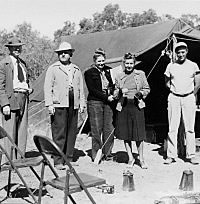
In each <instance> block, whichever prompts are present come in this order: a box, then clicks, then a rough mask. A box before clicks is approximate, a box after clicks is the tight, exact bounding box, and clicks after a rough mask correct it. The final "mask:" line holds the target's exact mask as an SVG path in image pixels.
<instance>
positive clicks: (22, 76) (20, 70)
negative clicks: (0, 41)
mask: <svg viewBox="0 0 200 204" xmlns="http://www.w3.org/2000/svg"><path fill="white" fill-rule="evenodd" d="M17 70H18V79H19V81H20V82H23V81H24V73H23V71H22V67H21V65H20V61H19V59H17Z"/></svg>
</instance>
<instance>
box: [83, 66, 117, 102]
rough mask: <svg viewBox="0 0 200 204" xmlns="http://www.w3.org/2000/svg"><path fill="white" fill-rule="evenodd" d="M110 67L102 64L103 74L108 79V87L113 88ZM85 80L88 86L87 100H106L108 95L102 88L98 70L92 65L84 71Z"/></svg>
mask: <svg viewBox="0 0 200 204" xmlns="http://www.w3.org/2000/svg"><path fill="white" fill-rule="evenodd" d="M110 69H111V67H108V66H106V65H105V66H104V71H105V76H106V78H107V80H108V81H109V88H110V89H114V84H113V81H112V78H111V74H110ZM84 76H85V82H86V85H87V88H88V92H89V94H88V97H87V100H88V101H89V100H97V101H103V102H107V101H108V95H107V94H106V93H104V92H103V90H102V83H101V76H100V71H99V70H98V69H97V68H95V65H92V66H91V68H89V69H88V70H86V71H85V73H84Z"/></svg>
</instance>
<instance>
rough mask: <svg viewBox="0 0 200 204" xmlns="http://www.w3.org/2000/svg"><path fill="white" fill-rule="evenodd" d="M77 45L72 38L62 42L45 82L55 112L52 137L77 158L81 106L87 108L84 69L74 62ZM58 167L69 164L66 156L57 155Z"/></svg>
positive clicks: (47, 102) (49, 104)
mask: <svg viewBox="0 0 200 204" xmlns="http://www.w3.org/2000/svg"><path fill="white" fill-rule="evenodd" d="M74 51H75V49H73V48H72V46H71V44H69V43H68V42H62V43H61V44H60V46H59V48H58V49H57V50H55V52H56V53H57V54H58V59H59V61H57V62H55V63H54V64H52V65H51V66H50V67H49V68H48V69H47V72H46V77H45V83H44V96H45V106H46V107H47V108H48V111H49V114H50V115H51V128H52V137H53V140H54V142H55V143H56V144H57V145H58V146H59V147H60V149H61V150H62V151H63V152H64V154H65V155H66V157H67V159H68V160H69V161H70V162H73V151H74V146H75V141H76V134H77V123H78V110H79V111H80V112H83V110H84V108H85V106H86V104H85V97H84V91H83V78H82V73H81V70H80V69H79V68H78V67H77V66H76V65H74V64H72V63H71V57H72V55H73V53H74ZM54 165H55V167H56V168H57V169H59V170H62V169H64V168H65V164H64V161H63V160H62V158H60V157H58V156H55V157H54Z"/></svg>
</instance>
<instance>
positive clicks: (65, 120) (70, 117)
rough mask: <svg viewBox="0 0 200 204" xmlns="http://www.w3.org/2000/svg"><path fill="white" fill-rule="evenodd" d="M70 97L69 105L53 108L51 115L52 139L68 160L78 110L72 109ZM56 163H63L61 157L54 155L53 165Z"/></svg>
mask: <svg viewBox="0 0 200 204" xmlns="http://www.w3.org/2000/svg"><path fill="white" fill-rule="evenodd" d="M72 99H73V97H70V107H59V108H55V113H54V115H53V116H51V128H52V137H53V140H54V142H55V143H56V144H57V145H58V146H59V148H60V149H61V150H62V151H63V153H64V154H65V155H66V158H67V159H68V160H69V161H72V159H73V152H74V146H75V142H76V135H77V123H78V110H77V109H74V104H73V100H72ZM56 164H64V161H63V159H62V158H61V157H59V156H54V165H56Z"/></svg>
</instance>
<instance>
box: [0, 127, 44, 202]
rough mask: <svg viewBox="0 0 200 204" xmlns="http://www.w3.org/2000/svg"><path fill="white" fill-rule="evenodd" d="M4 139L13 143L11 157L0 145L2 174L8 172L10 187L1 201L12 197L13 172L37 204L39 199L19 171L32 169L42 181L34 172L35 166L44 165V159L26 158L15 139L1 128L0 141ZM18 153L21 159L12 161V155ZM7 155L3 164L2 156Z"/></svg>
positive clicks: (39, 157) (37, 176) (0, 168)
mask: <svg viewBox="0 0 200 204" xmlns="http://www.w3.org/2000/svg"><path fill="white" fill-rule="evenodd" d="M3 138H8V140H9V141H10V143H11V155H10V153H8V152H7V151H6V150H5V148H4V147H3V145H1V144H0V172H2V171H8V172H9V174H8V186H7V196H6V197H5V198H4V199H3V200H1V201H0V203H1V202H3V201H4V200H6V199H7V198H9V197H11V195H10V190H11V174H12V172H16V173H17V175H18V177H19V178H20V180H21V181H22V183H23V185H24V186H25V187H26V189H27V191H28V193H29V195H30V196H31V197H32V198H33V200H34V203H36V204H37V199H36V198H35V196H34V194H33V192H32V191H31V190H30V188H29V187H28V185H27V184H26V182H25V180H24V178H23V176H22V175H21V173H20V171H19V169H20V168H26V167H28V168H30V169H31V171H32V172H33V173H34V175H35V176H36V178H37V179H38V180H39V181H40V177H39V175H38V174H37V172H36V171H35V170H34V168H33V166H38V165H40V164H41V163H42V160H43V158H42V157H41V156H38V157H32V158H25V156H24V155H23V153H22V152H21V150H20V149H19V148H18V146H17V145H16V144H15V143H14V141H13V139H12V138H11V137H10V135H8V133H7V132H6V131H5V130H4V129H3V128H2V127H1V126H0V139H3ZM14 151H17V153H18V154H19V155H20V157H21V158H19V159H17V160H13V159H12V157H13V156H12V155H13V152H14ZM3 155H5V157H6V158H7V160H8V161H7V162H5V163H2V162H1V160H2V156H3Z"/></svg>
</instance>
